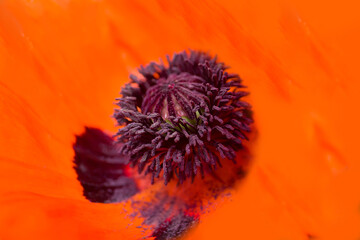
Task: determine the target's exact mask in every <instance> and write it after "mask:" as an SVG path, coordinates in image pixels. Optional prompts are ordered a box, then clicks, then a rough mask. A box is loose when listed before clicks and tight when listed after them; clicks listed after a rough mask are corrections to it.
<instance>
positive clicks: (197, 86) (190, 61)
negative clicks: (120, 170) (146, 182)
mask: <svg viewBox="0 0 360 240" xmlns="http://www.w3.org/2000/svg"><path fill="white" fill-rule="evenodd" d="M167 60H168V66H165V65H164V64H163V63H160V64H157V63H150V64H149V65H148V66H146V67H143V66H141V67H140V69H139V72H140V74H141V75H142V76H143V77H142V78H137V77H136V76H133V75H131V76H130V79H131V83H129V84H127V85H126V86H125V87H124V88H123V89H122V91H121V94H122V97H121V98H118V99H117V100H118V102H117V105H118V106H119V107H120V109H116V110H115V113H114V117H115V119H116V120H117V122H118V124H119V126H120V129H119V131H118V133H117V139H118V141H119V142H120V143H122V144H123V145H122V146H123V147H122V149H121V152H122V154H126V155H128V156H129V158H130V163H131V166H133V167H135V166H137V168H138V170H139V172H140V173H141V172H143V171H145V174H149V173H151V174H152V181H154V179H155V178H158V177H160V174H161V172H162V175H163V178H164V182H165V184H167V183H168V182H169V181H170V180H171V179H172V178H175V177H177V178H178V180H179V182H180V183H182V182H183V181H184V180H186V179H187V178H191V179H192V180H193V179H194V177H195V175H196V174H198V173H200V174H202V175H203V174H204V173H205V172H212V171H214V170H215V169H216V168H217V166H221V163H220V158H221V159H223V158H227V159H229V160H231V161H233V162H235V158H236V152H237V151H239V150H240V149H241V148H242V140H243V139H246V140H247V136H246V135H247V132H250V126H249V125H250V124H251V123H252V122H253V120H252V116H251V106H250V105H249V104H248V103H247V102H244V101H242V97H244V96H246V95H247V94H248V93H247V92H244V91H242V90H241V89H242V88H244V86H243V85H242V84H241V79H240V77H239V76H238V75H237V74H230V73H228V72H227V71H226V70H227V67H226V66H225V65H224V63H221V62H218V61H217V60H216V58H212V57H211V56H209V55H208V54H206V53H203V52H197V51H190V52H189V53H187V52H182V53H178V54H174V56H173V57H172V58H170V57H167Z"/></svg>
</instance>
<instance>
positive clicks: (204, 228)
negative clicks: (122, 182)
mask: <svg viewBox="0 0 360 240" xmlns="http://www.w3.org/2000/svg"><path fill="white" fill-rule="evenodd" d="M359 9H360V4H359V3H358V2H356V1H349V0H344V1H334V2H332V1H323V0H321V1H309V0H306V1H300V0H296V1H291V3H290V2H284V1H260V0H254V1H245V0H240V1H230V0H221V1H220V0H213V1H190V0H189V1H165V0H158V1H156V0H148V1H145V0H144V1H141V0H133V1H125V0H124V1H122V0H121V1H119V0H109V1H101V0H98V1H80V0H77V1H75V0H53V1H45V0H43V1H37V0H32V1H25V0H24V1H21V0H13V1H12V0H3V1H1V2H0V110H1V115H0V148H1V153H0V239H9V240H10V239H138V238H140V237H141V236H142V233H141V230H140V229H137V228H136V227H135V226H136V224H139V223H140V220H137V221H139V222H135V223H134V224H133V225H131V226H128V224H129V223H130V222H131V219H128V218H125V216H126V214H125V213H123V209H124V204H111V205H108V204H95V203H90V202H88V201H87V200H86V199H85V198H84V197H83V196H82V188H81V186H80V184H79V182H78V181H77V180H76V174H75V172H74V170H73V168H72V164H73V163H72V158H73V151H72V147H71V146H72V143H73V142H74V135H75V134H79V133H81V132H82V130H83V128H84V126H94V127H99V128H101V129H105V130H107V131H109V132H114V131H115V130H116V128H115V127H114V126H115V125H114V121H113V119H111V117H110V116H111V114H112V112H113V109H114V104H113V103H114V101H115V100H114V99H115V98H116V97H117V96H118V94H119V91H120V88H121V86H122V85H123V84H124V83H125V82H127V81H128V75H129V74H130V73H134V72H136V68H137V67H138V66H139V65H140V64H146V63H148V62H149V61H157V60H158V59H159V58H160V57H161V58H164V56H165V55H166V54H172V53H174V52H178V51H181V50H183V49H189V48H191V49H196V50H204V51H209V52H210V53H211V54H214V55H215V54H217V55H218V56H219V59H220V60H221V61H224V62H225V63H226V64H228V65H230V66H231V71H232V72H236V73H239V74H240V76H241V77H242V78H243V79H244V84H245V85H247V86H248V90H249V91H250V92H251V95H250V97H248V101H249V102H251V104H252V105H253V109H254V117H255V123H256V129H257V135H258V137H257V139H256V141H255V142H254V143H253V146H254V147H253V149H252V151H253V152H252V154H253V156H254V158H253V166H252V168H251V171H250V173H249V174H248V175H247V177H246V179H245V181H244V183H243V184H241V186H239V187H238V188H237V189H234V190H233V191H232V197H231V198H230V199H228V200H225V202H223V203H222V204H219V206H218V207H217V208H216V209H215V210H213V211H211V213H209V214H206V215H204V216H203V217H202V219H201V222H200V224H199V225H198V226H197V227H196V228H194V229H193V230H191V231H190V232H189V233H188V234H187V235H186V236H185V239H246V240H252V239H266V240H306V239H319V240H322V239H324V240H328V239H336V240H339V239H341V240H358V239H360V190H359V184H360V161H359V159H360V156H359V155H360V154H359V151H358V143H359V140H358V138H359V136H360V128H359V122H360V115H359V113H358V108H359V104H360V101H359V91H360V81H359V79H360V74H359V60H358V58H359V55H360V47H359V42H360V32H359V27H360V17H359V14H358V10H359ZM125 205H126V204H125ZM125 208H127V207H126V206H125Z"/></svg>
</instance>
